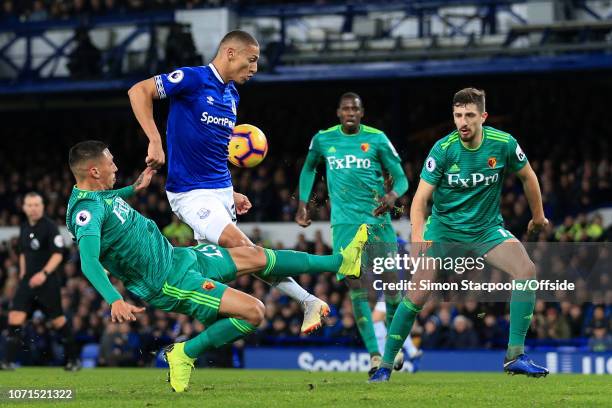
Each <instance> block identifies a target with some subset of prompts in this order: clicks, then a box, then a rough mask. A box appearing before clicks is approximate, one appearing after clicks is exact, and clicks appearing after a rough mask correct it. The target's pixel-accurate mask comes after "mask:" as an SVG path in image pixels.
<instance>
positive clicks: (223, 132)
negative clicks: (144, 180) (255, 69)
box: [154, 64, 240, 193]
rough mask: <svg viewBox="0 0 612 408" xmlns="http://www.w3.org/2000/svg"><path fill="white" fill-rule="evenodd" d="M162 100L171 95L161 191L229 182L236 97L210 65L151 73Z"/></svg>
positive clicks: (180, 190) (218, 186)
mask: <svg viewBox="0 0 612 408" xmlns="http://www.w3.org/2000/svg"><path fill="white" fill-rule="evenodd" d="M154 79H155V85H156V87H157V93H158V94H159V97H160V98H161V99H164V98H170V113H169V114H168V124H167V131H166V137H167V145H168V180H167V182H166V190H168V191H170V192H173V193H182V192H185V191H191V190H195V189H200V188H203V189H211V188H224V187H230V186H231V185H232V177H231V174H230V172H229V169H228V167H227V156H228V150H227V149H228V145H229V140H230V137H231V135H232V130H233V129H234V126H235V124H236V111H237V108H238V102H239V100H240V97H239V96H238V91H237V90H236V86H235V85H234V82H233V81H230V82H229V83H227V84H226V83H224V82H223V79H222V78H221V76H220V75H219V73H218V72H217V70H216V69H215V67H214V66H213V65H212V64H209V65H207V66H200V67H185V68H180V69H177V70H176V71H174V72H171V73H170V74H163V75H157V76H155V77H154Z"/></svg>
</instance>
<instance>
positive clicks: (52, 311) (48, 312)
mask: <svg viewBox="0 0 612 408" xmlns="http://www.w3.org/2000/svg"><path fill="white" fill-rule="evenodd" d="M29 280H30V278H28V277H26V278H24V279H22V280H21V281H20V282H19V286H18V287H17V292H16V293H15V297H14V298H13V302H12V303H11V310H16V311H20V312H26V313H27V314H28V318H29V317H31V315H32V313H33V312H34V311H35V310H41V311H42V312H43V313H44V314H45V317H46V318H47V319H55V318H56V317H60V316H62V315H63V314H64V312H63V311H62V294H61V286H60V282H59V279H58V278H57V277H56V276H53V275H51V276H49V277H47V280H46V281H45V283H43V284H42V285H40V286H38V287H36V288H31V287H30V285H29Z"/></svg>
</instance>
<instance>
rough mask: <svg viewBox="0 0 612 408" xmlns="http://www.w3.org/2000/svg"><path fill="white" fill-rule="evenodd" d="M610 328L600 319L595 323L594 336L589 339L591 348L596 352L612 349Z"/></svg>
mask: <svg viewBox="0 0 612 408" xmlns="http://www.w3.org/2000/svg"><path fill="white" fill-rule="evenodd" d="M608 330H609V328H608V327H607V326H605V325H604V324H603V322H601V321H598V322H596V323H595V324H594V325H593V336H592V337H591V338H590V339H589V350H591V351H595V352H604V351H612V336H611V335H610V334H608Z"/></svg>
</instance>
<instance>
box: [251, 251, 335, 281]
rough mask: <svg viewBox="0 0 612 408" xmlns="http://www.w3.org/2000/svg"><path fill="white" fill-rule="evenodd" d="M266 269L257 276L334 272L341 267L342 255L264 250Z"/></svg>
mask: <svg viewBox="0 0 612 408" xmlns="http://www.w3.org/2000/svg"><path fill="white" fill-rule="evenodd" d="M264 251H265V253H266V260H267V262H266V268H265V269H264V270H263V271H261V272H259V276H261V277H262V278H266V277H268V276H283V277H286V276H296V275H301V274H307V275H316V274H319V273H322V272H336V271H337V270H338V269H340V265H342V259H343V258H342V255H341V254H335V255H311V254H308V253H306V252H298V251H289V250H272V249H267V248H266V249H264Z"/></svg>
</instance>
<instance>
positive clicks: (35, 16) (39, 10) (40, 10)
mask: <svg viewBox="0 0 612 408" xmlns="http://www.w3.org/2000/svg"><path fill="white" fill-rule="evenodd" d="M47 17H48V14H47V10H46V9H45V4H44V3H43V1H42V0H34V2H33V3H32V12H31V13H30V17H29V18H28V20H29V21H44V20H46V19H47Z"/></svg>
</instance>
